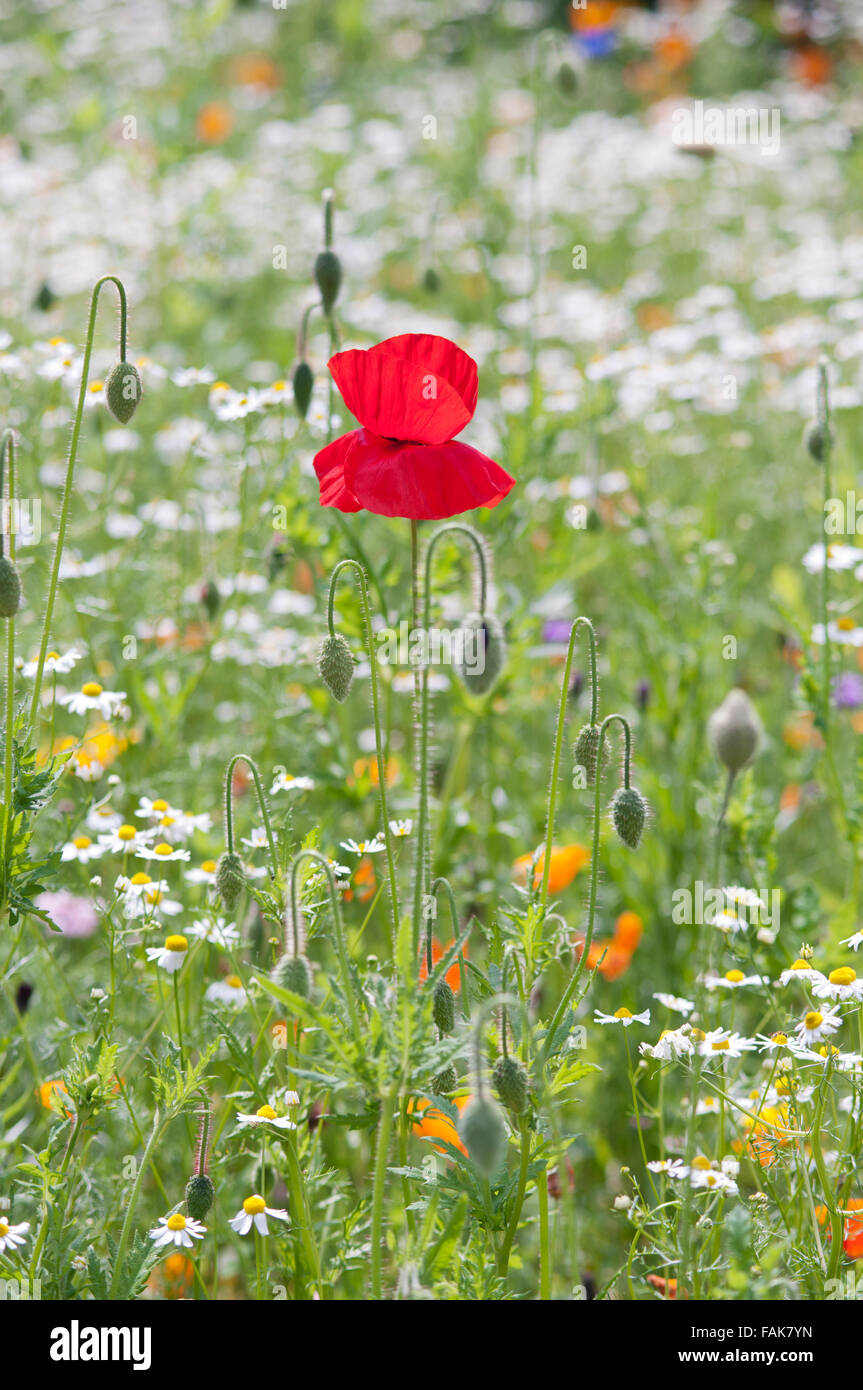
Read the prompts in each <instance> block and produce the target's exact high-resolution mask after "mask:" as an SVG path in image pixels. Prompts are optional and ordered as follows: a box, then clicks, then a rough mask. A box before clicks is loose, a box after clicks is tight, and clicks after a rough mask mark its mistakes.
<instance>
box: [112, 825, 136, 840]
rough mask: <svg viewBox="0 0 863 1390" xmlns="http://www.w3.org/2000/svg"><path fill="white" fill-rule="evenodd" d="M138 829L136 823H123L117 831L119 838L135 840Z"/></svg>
mask: <svg viewBox="0 0 863 1390" xmlns="http://www.w3.org/2000/svg"><path fill="white" fill-rule="evenodd" d="M136 834H137V831H136V830H135V827H134V825H121V826H120V828H119V830H118V831H117V839H118V840H134V838H135V835H136Z"/></svg>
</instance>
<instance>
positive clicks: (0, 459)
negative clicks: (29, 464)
mask: <svg viewBox="0 0 863 1390" xmlns="http://www.w3.org/2000/svg"><path fill="white" fill-rule="evenodd" d="M4 462H6V463H7V465H8V466H7V467H6V468H5V470H4V467H3V465H4ZM4 482H5V485H6V495H7V498H8V502H9V510H8V518H9V560H10V561H11V563H12V564H14V563H15V531H14V527H13V522H12V512H13V508H14V504H15V434H14V431H13V430H8V429H7V430H4V431H3V442H2V445H0V498H2V496H3V488H4ZM3 554H4V545H3V535H2V534H0V555H3ZM5 717H6V723H5V748H4V753H3V834H2V839H0V854H2V862H3V864H4V865H5V863H6V845H7V842H8V839H9V822H10V819H11V813H12V762H13V756H14V754H13V750H14V738H13V734H14V727H15V619H14V617H13V618H7V619H6V715H5Z"/></svg>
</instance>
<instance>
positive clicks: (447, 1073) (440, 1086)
mask: <svg viewBox="0 0 863 1390" xmlns="http://www.w3.org/2000/svg"><path fill="white" fill-rule="evenodd" d="M457 1085H458V1073H457V1072H456V1069H455V1067H454V1066H452V1064H450V1065H449V1066H448V1067H444V1069H443V1071H440V1072H438V1074H437V1076H436V1077H435V1079H434V1081H433V1082H432V1091H433V1093H434V1094H435V1095H436V1096H448V1095H449V1094H450V1092H451V1091H454V1090H455V1088H456V1086H457Z"/></svg>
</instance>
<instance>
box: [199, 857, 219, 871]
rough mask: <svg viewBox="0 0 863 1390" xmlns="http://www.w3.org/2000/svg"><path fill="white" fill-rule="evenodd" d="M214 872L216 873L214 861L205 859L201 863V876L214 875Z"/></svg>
mask: <svg viewBox="0 0 863 1390" xmlns="http://www.w3.org/2000/svg"><path fill="white" fill-rule="evenodd" d="M215 872H216V861H215V859H205V860H204V862H203V864H202V865H201V873H203V874H214V873H215Z"/></svg>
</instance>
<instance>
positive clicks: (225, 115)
mask: <svg viewBox="0 0 863 1390" xmlns="http://www.w3.org/2000/svg"><path fill="white" fill-rule="evenodd" d="M233 129H234V113H233V111H232V110H231V108H230V106H228V105H227V103H226V102H224V101H208V102H207V103H206V104H205V105H204V106H202V107H201V109H200V111H199V112H198V115H197V117H196V120H195V130H196V132H197V136H198V139H199V140H201V141H203V143H204V144H205V145H221V144H222V143H223V142H224V141H225V140H227V138H228V136H229V135H230V134H231V131H232V130H233Z"/></svg>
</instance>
